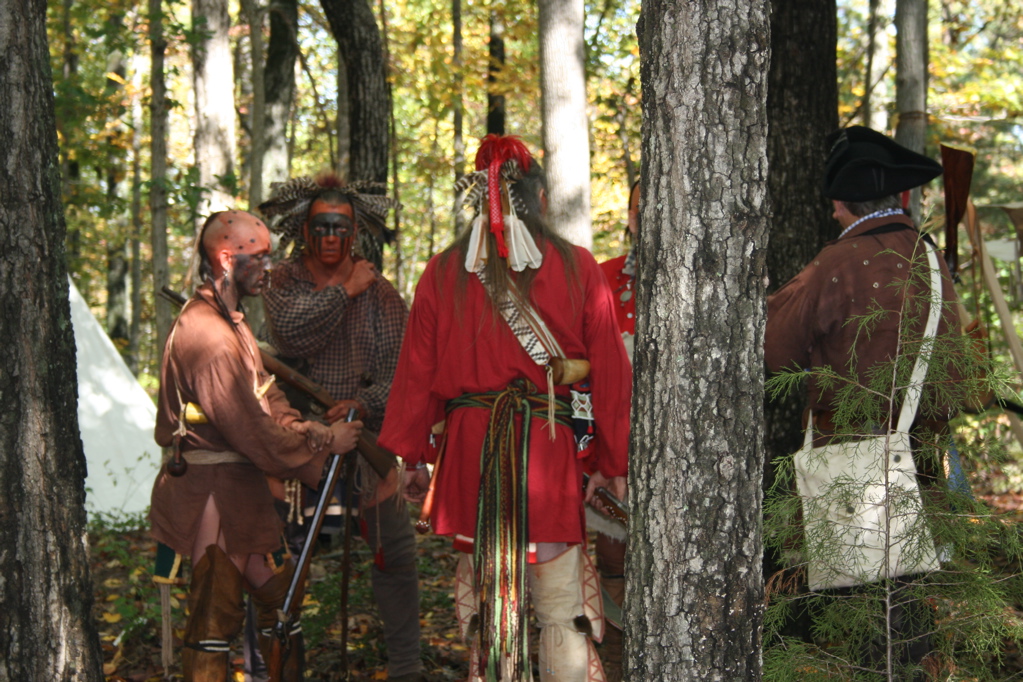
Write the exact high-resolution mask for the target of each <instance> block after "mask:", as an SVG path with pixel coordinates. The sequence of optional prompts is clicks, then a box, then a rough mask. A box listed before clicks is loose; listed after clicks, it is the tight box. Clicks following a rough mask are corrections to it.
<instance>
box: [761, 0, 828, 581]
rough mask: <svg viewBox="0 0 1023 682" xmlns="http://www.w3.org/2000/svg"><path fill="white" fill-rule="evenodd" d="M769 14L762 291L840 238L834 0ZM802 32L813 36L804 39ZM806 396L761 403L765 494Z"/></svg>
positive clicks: (782, 2) (774, 563) (768, 568)
mask: <svg viewBox="0 0 1023 682" xmlns="http://www.w3.org/2000/svg"><path fill="white" fill-rule="evenodd" d="M772 9H773V11H772V13H771V55H772V59H771V71H770V74H769V81H768V94H767V118H768V123H769V125H768V136H767V158H768V166H769V168H770V172H769V174H768V196H769V197H770V200H771V208H772V219H771V235H770V241H769V243H768V247H767V272H768V275H769V277H770V283H769V284H768V291H774V290H776V289H777V288H778V287H780V286H781V285H783V284H785V282H787V281H788V280H789V279H791V278H792V277H793V276H795V275H796V274H797V273H798V272H799V271H800V270H801V269H802V268H803V266H804V265H806V264H807V263H809V262H810V260H811V259H812V258H813V257H814V256H815V255H816V254H817V252H818V251H819V250H820V249H821V247H822V246H823V245H824V242H825V241H827V240H828V239H832V238H834V237H836V236H838V223H836V222H835V221H834V220H833V219H832V218H831V213H832V207H831V202H830V201H828V200H827V199H826V198H825V197H824V195H823V194H821V190H820V187H821V178H822V177H824V163H825V161H826V159H827V153H828V150H827V149H826V148H825V146H824V140H825V138H826V137H827V135H828V133H830V132H831V131H833V130H834V129H835V128H837V127H838V81H837V70H836V68H835V62H836V44H837V31H836V25H835V11H836V7H835V1H834V0H826V1H824V2H821V1H820V0H776V1H775V2H774V3H773V5H772ZM808 35H813V36H816V38H815V39H814V40H806V36H808ZM811 74H812V75H811ZM804 398H805V396H804V395H803V394H802V393H800V392H793V393H791V394H789V395H787V396H785V397H782V398H779V399H777V400H770V399H766V398H765V405H764V422H765V432H764V447H765V451H766V458H765V462H764V489H765V491H766V490H767V489H768V488H770V486H771V485H772V484H773V483H774V467H773V466H772V464H771V463H772V462H773V461H774V460H775V459H776V458H778V457H784V456H787V455H791V454H792V453H793V452H795V451H796V450H797V449H798V448H799V446H800V445H801V444H802V442H803V432H802V428H801V417H802V411H803V405H804ZM780 567H781V564H780V560H779V557H777V556H775V555H774V553H773V552H770V551H768V552H766V554H765V560H764V573H765V578H768V577H770V576H771V575H772V574H773V573H774V572H775V571H777V570H778V569H779V568H780Z"/></svg>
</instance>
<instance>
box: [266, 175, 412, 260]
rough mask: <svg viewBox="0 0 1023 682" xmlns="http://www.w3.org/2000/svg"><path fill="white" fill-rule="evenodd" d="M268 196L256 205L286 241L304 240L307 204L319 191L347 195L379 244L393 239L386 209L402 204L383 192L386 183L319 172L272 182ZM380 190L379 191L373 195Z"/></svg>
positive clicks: (361, 222)
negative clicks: (285, 180)
mask: <svg viewBox="0 0 1023 682" xmlns="http://www.w3.org/2000/svg"><path fill="white" fill-rule="evenodd" d="M272 189H273V192H272V194H271V195H270V198H269V199H268V200H266V201H264V202H263V203H262V204H260V205H259V212H260V213H262V214H263V217H265V218H266V221H267V224H268V225H269V226H270V230H271V231H273V232H274V233H275V234H279V235H280V236H281V240H282V241H283V242H285V243H287V242H297V243H299V244H301V243H304V240H303V238H302V226H303V225H304V224H305V220H306V216H307V215H308V213H309V207H310V206H312V203H313V201H314V200H315V199H316V198H317V197H318V196H319V195H321V194H322V193H324V192H326V191H328V190H334V191H336V192H338V193H340V194H343V195H345V196H347V197H348V200H349V201H350V202H351V204H352V209H353V210H354V212H355V221H356V222H357V223H358V225H359V227H360V228H364V229H365V230H366V231H368V232H369V233H370V234H371V235H373V238H374V240H376V241H377V243H379V244H385V243H390V242H392V241H393V240H394V230H391V229H389V228H388V227H387V212H388V211H390V210H391V209H392V208H400V207H401V204H400V203H398V202H397V201H396V200H394V199H391V198H390V197H388V196H386V195H384V194H383V190H385V189H386V185H384V184H383V183H380V182H369V181H364V180H356V181H354V182H349V183H347V184H346V183H345V181H344V180H342V179H341V178H339V177H338V176H337V175H335V174H334V173H330V172H327V173H321V174H320V175H317V176H316V177H315V178H313V177H310V176H306V177H301V178H293V179H291V180H288V181H287V182H282V183H275V184H274V185H273V188H272ZM373 191H379V192H381V193H380V194H373V193H372V192H373Z"/></svg>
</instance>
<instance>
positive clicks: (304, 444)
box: [150, 211, 362, 682]
mask: <svg viewBox="0 0 1023 682" xmlns="http://www.w3.org/2000/svg"><path fill="white" fill-rule="evenodd" d="M196 250H197V254H198V256H199V276H200V278H201V280H202V284H201V286H200V287H199V288H198V289H197V290H196V292H195V294H194V295H193V296H192V298H191V299H189V301H188V302H187V303H186V304H185V307H184V308H183V309H182V311H181V314H180V315H179V316H178V319H177V320H176V321H175V323H174V326H173V328H172V329H171V333H170V335H169V338H168V340H167V345H166V347H165V349H164V355H163V363H162V366H161V369H160V394H159V408H158V412H157V422H156V432H155V437H156V442H157V443H158V444H160V445H161V446H163V447H164V448H171V447H175V448H177V449H178V450H179V451H180V453H181V456H182V458H183V459H184V461H185V462H187V469H186V470H185V472H184V473H183V474H179V475H178V476H175V475H172V474H171V472H170V471H169V470H168V467H167V466H166V465H165V466H164V467H163V468H162V469H161V470H160V473H159V475H158V476H157V479H156V484H155V485H154V487H153V495H152V505H151V510H150V521H151V523H152V533H153V536H154V537H155V538H156V539H157V540H158V541H160V542H161V543H163V544H165V545H167V546H169V547H171V548H172V549H173V550H174V551H175V552H177V553H178V554H180V555H190V556H191V558H192V577H191V586H190V591H189V597H188V605H189V616H188V623H187V625H186V628H185V635H184V650H183V653H182V668H183V673H184V679H185V680H195V681H196V682H213V681H217V682H220V681H222V680H226V679H227V675H228V670H227V665H228V652H229V648H230V642H231V640H232V639H233V638H234V637H235V636H236V635H237V634H238V632H239V630H240V628H241V625H242V622H243V617H244V610H243V607H242V588H243V586H244V587H245V588H246V589H247V590H248V592H249V594H250V596H251V598H252V601H253V603H254V604H255V605H256V611H257V614H258V619H259V622H260V625H261V626H262V627H264V628H268V627H270V626H271V625H272V624H273V623H274V622H276V620H277V609H279V608H280V607H281V606H282V605H283V603H284V597H285V594H286V592H287V588H288V584H289V583H290V581H291V575H292V573H293V567H292V565H291V564H290V563H288V562H286V561H279V560H277V559H275V558H274V553H278V552H279V550H281V549H282V545H281V523H280V519H279V517H278V515H277V512H276V511H275V509H274V502H273V497H272V496H271V494H270V489H269V487H268V485H267V481H266V475H268V474H269V475H271V476H276V477H279V478H298V479H300V480H302V481H303V482H305V483H306V484H307V485H309V486H312V487H316V486H318V485H319V482H320V478H321V475H322V473H323V469H324V463H325V461H326V459H327V455H328V454H329V453H331V452H336V453H344V452H348V451H350V450H351V449H352V448H354V447H355V443H356V441H357V439H358V436H359V433H360V431H361V428H362V424H361V422H352V423H344V422H337V423H335V424H332V425H331V426H330V427H327V426H324V425H322V424H318V423H315V422H306V421H302V420H301V418H300V415H299V413H298V412H297V411H296V410H293V409H291V407H290V405H289V404H288V402H287V400H286V399H285V398H284V395H283V393H282V392H281V391H280V390H279V389H277V388H276V387H275V386H274V385H273V382H272V380H271V378H270V377H269V375H268V374H267V372H266V370H265V369H264V368H263V363H262V361H261V359H260V355H259V351H258V348H257V346H256V340H255V338H254V337H253V335H252V331H251V330H250V329H249V327H248V324H247V323H246V322H245V318H244V314H243V313H242V312H241V311H240V310H239V308H238V303H239V301H240V300H241V297H242V296H254V295H259V294H260V293H261V292H262V290H263V286H264V284H265V282H266V281H267V272H268V269H269V264H270V234H269V231H268V230H267V228H266V226H265V225H264V224H263V222H262V221H260V220H259V219H258V218H256V217H255V216H253V215H251V214H249V213H245V212H242V211H224V212H221V213H216V214H214V215H212V216H210V218H209V219H208V220H207V221H206V224H205V225H204V226H203V229H202V232H201V233H200V239H199V240H198V242H197V244H196ZM186 406H191V407H192V411H193V412H201V413H202V415H203V417H202V419H201V420H197V419H195V418H188V417H186ZM196 408H198V409H196ZM197 421H201V423H196V422H197ZM261 644H262V645H263V646H264V647H269V645H270V640H269V637H264V638H262V641H261ZM267 653H269V650H268V649H267ZM284 669H285V676H284V679H285V680H288V681H289V682H290V681H292V680H296V681H297V680H300V679H302V674H303V670H302V646H301V639H300V636H296V637H294V638H293V639H292V647H291V649H290V650H289V657H288V659H287V660H286V662H285V666H284Z"/></svg>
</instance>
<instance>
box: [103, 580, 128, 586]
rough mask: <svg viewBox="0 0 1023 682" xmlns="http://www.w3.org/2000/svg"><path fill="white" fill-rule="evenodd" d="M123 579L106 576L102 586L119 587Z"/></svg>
mask: <svg viewBox="0 0 1023 682" xmlns="http://www.w3.org/2000/svg"><path fill="white" fill-rule="evenodd" d="M123 584H124V581H123V580H121V579H120V578H107V579H106V580H104V581H103V587H120V586H121V585H123Z"/></svg>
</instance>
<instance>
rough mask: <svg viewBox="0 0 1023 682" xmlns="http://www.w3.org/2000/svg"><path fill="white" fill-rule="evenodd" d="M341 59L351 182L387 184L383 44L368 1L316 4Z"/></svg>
mask: <svg viewBox="0 0 1023 682" xmlns="http://www.w3.org/2000/svg"><path fill="white" fill-rule="evenodd" d="M320 4H321V5H322V7H323V12H324V14H325V15H326V16H327V21H328V22H329V23H330V31H331V33H333V34H334V38H335V39H337V42H338V47H339V48H340V53H341V55H342V56H343V58H344V64H345V68H346V74H347V77H348V89H349V99H348V102H349V105H350V107H351V109H350V113H351V119H350V123H351V137H350V139H351V149H352V157H351V169H350V170H351V172H350V177H351V178H352V179H353V180H372V181H374V182H381V183H386V182H387V156H388V150H389V149H390V145H389V143H388V131H387V129H388V121H389V116H388V112H389V111H390V104H389V101H388V97H387V78H386V75H385V74H386V72H385V66H384V52H383V45H382V43H381V38H380V29H379V28H378V27H377V23H376V19H375V18H374V16H373V10H372V9H371V8H370V6H369V3H368V2H367V0H320Z"/></svg>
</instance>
